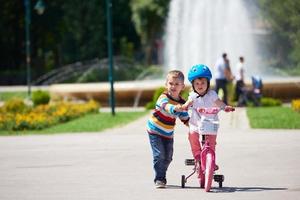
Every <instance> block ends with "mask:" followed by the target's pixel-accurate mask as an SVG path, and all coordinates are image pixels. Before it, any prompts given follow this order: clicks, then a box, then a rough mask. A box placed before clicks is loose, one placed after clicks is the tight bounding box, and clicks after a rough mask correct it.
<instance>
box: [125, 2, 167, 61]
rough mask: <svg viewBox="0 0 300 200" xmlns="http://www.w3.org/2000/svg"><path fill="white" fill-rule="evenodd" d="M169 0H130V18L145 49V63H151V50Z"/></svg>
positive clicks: (164, 16)
mask: <svg viewBox="0 0 300 200" xmlns="http://www.w3.org/2000/svg"><path fill="white" fill-rule="evenodd" d="M169 1H170V0H131V3H130V6H131V10H132V20H133V21H134V25H135V27H136V30H137V32H138V34H139V35H140V37H141V42H142V45H143V48H144V50H145V55H146V63H147V64H151V52H152V51H153V44H154V41H155V39H156V38H159V37H161V35H162V33H163V27H164V24H165V19H166V16H167V13H168V7H169Z"/></svg>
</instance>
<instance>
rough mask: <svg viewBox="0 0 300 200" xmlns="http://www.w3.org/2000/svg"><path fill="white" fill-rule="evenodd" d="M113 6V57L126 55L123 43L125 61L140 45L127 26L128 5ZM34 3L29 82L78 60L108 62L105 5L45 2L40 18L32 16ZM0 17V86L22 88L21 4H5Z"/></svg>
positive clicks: (96, 0) (124, 1)
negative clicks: (12, 85) (127, 51)
mask: <svg viewBox="0 0 300 200" xmlns="http://www.w3.org/2000/svg"><path fill="white" fill-rule="evenodd" d="M111 2H112V4H113V7H112V15H113V16H112V23H113V45H114V54H115V55H118V54H120V53H124V51H125V50H124V40H126V45H125V46H126V48H127V50H130V51H131V53H129V54H127V55H126V56H133V53H132V51H135V50H136V49H138V48H139V45H140V39H139V36H138V35H137V33H136V31H135V28H134V25H133V22H132V21H131V9H130V7H129V1H128V0H111ZM35 3H36V1H31V27H30V30H31V31H30V34H31V60H32V62H31V67H32V70H31V75H32V80H35V79H36V78H37V77H39V76H40V75H42V74H45V73H46V72H48V71H51V70H52V69H56V68H59V67H61V66H64V65H66V64H69V63H75V62H77V61H78V60H81V61H82V60H90V59H94V58H96V57H97V58H100V59H101V58H104V57H106V56H107V33H106V26H107V24H106V22H107V20H106V5H105V1H102V0H90V1H80V0H72V1H71V0H65V1H62V0H51V1H45V4H46V9H45V12H44V14H43V15H38V14H37V13H36V12H35V11H34V9H33V7H34V4H35ZM0 14H1V18H0V34H1V37H0V52H1V53H0V60H1V63H0V74H1V79H0V84H6V85H7V84H25V83H26V67H25V41H24V40H25V37H24V32H25V31H24V29H25V27H24V26H25V25H24V17H25V11H24V5H23V1H17V0H10V1H3V2H2V3H1V9H0ZM8 38H9V39H8ZM121 40H122V41H123V42H121ZM121 45H123V46H122V47H121ZM121 48H122V49H123V50H122V51H121ZM16 72H18V73H16ZM4 73H5V75H4ZM16 74H17V78H16ZM2 76H3V77H2Z"/></svg>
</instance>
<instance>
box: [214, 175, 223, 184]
mask: <svg viewBox="0 0 300 200" xmlns="http://www.w3.org/2000/svg"><path fill="white" fill-rule="evenodd" d="M224 179H225V177H224V175H221V174H215V175H214V181H216V182H223V181H224Z"/></svg>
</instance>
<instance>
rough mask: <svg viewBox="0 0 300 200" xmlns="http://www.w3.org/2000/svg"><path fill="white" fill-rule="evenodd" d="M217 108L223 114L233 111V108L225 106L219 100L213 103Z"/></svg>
mask: <svg viewBox="0 0 300 200" xmlns="http://www.w3.org/2000/svg"><path fill="white" fill-rule="evenodd" d="M215 104H216V106H217V107H219V108H221V109H223V110H224V111H225V112H230V111H234V107H232V106H228V105H226V104H225V103H224V102H223V101H222V100H221V99H217V100H216V101H215Z"/></svg>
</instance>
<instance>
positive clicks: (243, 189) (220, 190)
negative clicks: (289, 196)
mask: <svg viewBox="0 0 300 200" xmlns="http://www.w3.org/2000/svg"><path fill="white" fill-rule="evenodd" d="M287 189H288V188H278V187H222V188H213V190H212V192H216V193H232V192H261V191H267V190H269V191H270V190H287Z"/></svg>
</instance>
